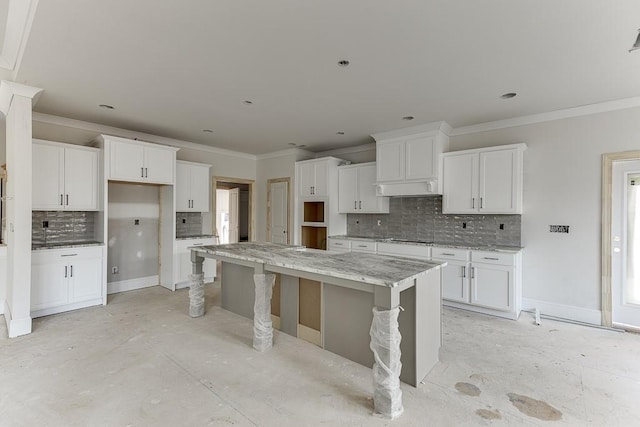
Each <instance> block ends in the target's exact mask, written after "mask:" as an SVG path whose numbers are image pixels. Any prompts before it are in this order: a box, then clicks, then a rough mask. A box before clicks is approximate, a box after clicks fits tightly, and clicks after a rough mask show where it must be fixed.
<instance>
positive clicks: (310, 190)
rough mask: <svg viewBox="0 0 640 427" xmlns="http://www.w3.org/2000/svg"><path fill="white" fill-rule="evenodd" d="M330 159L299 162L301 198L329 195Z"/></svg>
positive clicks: (299, 191) (299, 192)
mask: <svg viewBox="0 0 640 427" xmlns="http://www.w3.org/2000/svg"><path fill="white" fill-rule="evenodd" d="M328 159H329V158H327V157H325V158H323V159H317V160H306V161H302V162H297V163H296V165H298V166H297V167H298V173H297V177H298V194H299V196H300V197H313V196H328V195H329V168H330V162H329V161H328Z"/></svg>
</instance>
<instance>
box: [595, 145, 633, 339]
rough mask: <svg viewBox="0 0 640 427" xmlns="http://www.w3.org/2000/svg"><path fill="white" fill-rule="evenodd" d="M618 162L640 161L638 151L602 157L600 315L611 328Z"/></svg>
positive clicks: (604, 324) (603, 321)
mask: <svg viewBox="0 0 640 427" xmlns="http://www.w3.org/2000/svg"><path fill="white" fill-rule="evenodd" d="M620 160H640V151H623V152H620V153H605V154H603V155H602V220H601V223H602V234H601V242H600V243H601V252H602V260H601V270H602V282H601V284H602V297H601V310H602V311H601V313H602V326H606V327H609V328H611V327H613V321H612V303H613V302H612V299H611V285H612V283H611V269H612V256H613V252H612V251H611V241H612V240H611V239H612V236H611V219H612V217H613V215H612V213H613V201H612V198H613V162H616V161H620Z"/></svg>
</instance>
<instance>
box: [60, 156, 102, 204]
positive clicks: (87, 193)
mask: <svg viewBox="0 0 640 427" xmlns="http://www.w3.org/2000/svg"><path fill="white" fill-rule="evenodd" d="M64 189H65V206H66V208H67V209H73V210H96V209H98V153H97V152H95V151H88V150H75V149H72V148H66V149H65V150H64Z"/></svg>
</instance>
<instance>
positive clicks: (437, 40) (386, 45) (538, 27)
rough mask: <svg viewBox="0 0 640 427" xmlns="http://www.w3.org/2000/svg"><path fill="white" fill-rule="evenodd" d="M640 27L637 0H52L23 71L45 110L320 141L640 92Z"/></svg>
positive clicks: (179, 133) (337, 143)
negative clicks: (637, 45) (638, 45)
mask: <svg viewBox="0 0 640 427" xmlns="http://www.w3.org/2000/svg"><path fill="white" fill-rule="evenodd" d="M187 5H188V6H187ZM638 28H640V1H638V0H615V1H605V0H563V1H557V0H519V1H513V0H483V1H477V0H415V1H409V0H394V1H388V0H323V1H309V0H307V1H300V0H289V1H284V0H281V1H276V0H274V1H264V0H243V1H239V0H218V1H206V0H200V1H195V0H194V1H189V2H184V1H180V0H136V1H130V0H109V1H104V0H83V1H77V0H56V1H40V2H39V3H38V8H37V11H36V13H35V18H34V21H33V25H32V28H31V32H30V36H29V39H28V42H27V44H26V48H25V51H24V55H23V57H22V61H21V64H20V67H19V69H18V71H17V73H16V74H15V80H16V81H18V82H21V83H26V84H29V85H33V86H37V87H41V88H43V89H44V92H43V94H42V96H41V98H40V100H39V102H38V104H37V105H36V108H35V110H36V111H38V112H42V113H48V114H53V115H58V116H62V117H69V118H73V119H78V120H84V121H90V122H95V123H99V124H103V125H109V126H116V127H120V128H126V129H132V130H135V131H139V132H146V133H152V134H156V135H161V136H166V137H171V138H176V139H181V140H185V141H192V142H196V143H201V144H207V145H211V146H215V147H220V148H226V149H231V150H236V151H242V152H247V153H253V154H262V153H266V152H271V151H276V150H281V149H285V148H289V145H288V144H289V143H296V144H303V145H306V146H307V149H310V150H313V151H320V150H324V149H333V148H340V147H346V146H352V145H358V144H362V143H365V142H370V141H371V139H370V137H369V135H370V134H372V133H376V132H381V131H387V130H391V129H397V128H402V127H407V126H414V125H418V124H423V123H429V122H433V121H438V120H445V121H447V122H448V123H449V124H451V125H452V126H453V127H460V126H468V125H473V124H477V123H483V122H488V121H494V120H499V119H505V118H511V117H518V116H522V115H528V114H535V113H541V112H546V111H553V110H558V109H564V108H569V107H575V106H580V105H587V104H593V103H599V102H604V101H611V100H616V99H622V98H628V97H635V96H640V51H638V52H634V53H628V49H629V48H630V47H631V45H632V44H633V42H634V41H635V38H636V35H637V31H638ZM341 59H348V60H349V61H351V65H350V66H349V67H347V68H342V67H338V66H337V65H336V63H337V62H338V61H339V60H341ZM505 92H517V93H518V96H517V97H516V98H514V99H511V100H501V99H500V98H499V96H500V95H501V94H503V93H505ZM244 100H251V101H253V105H245V104H244V103H243V101H244ZM98 104H110V105H113V106H114V107H115V110H111V111H110V110H105V109H101V108H99V107H98ZM403 116H415V120H413V121H411V122H408V121H403V120H402V117H403ZM203 129H212V130H213V133H204V132H203V131H202V130H203ZM337 131H343V132H345V135H343V136H339V135H336V132H337Z"/></svg>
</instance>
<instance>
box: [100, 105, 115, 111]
mask: <svg viewBox="0 0 640 427" xmlns="http://www.w3.org/2000/svg"><path fill="white" fill-rule="evenodd" d="M98 107H100V108H104V109H105V110H115V107H114V106H113V105H109V104H100V105H98Z"/></svg>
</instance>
